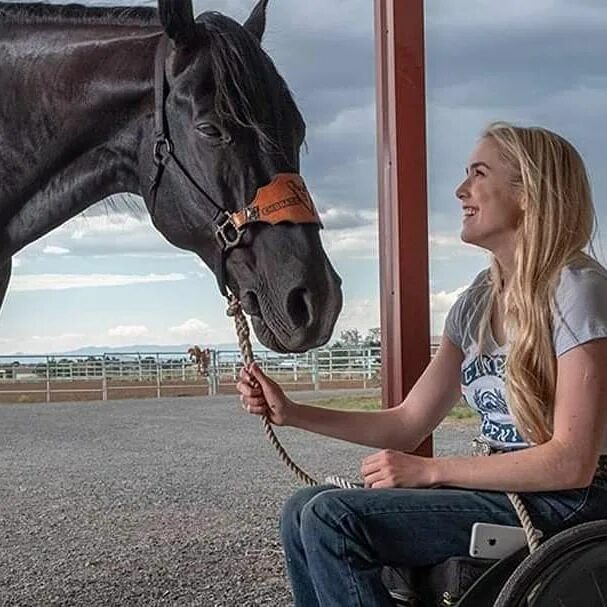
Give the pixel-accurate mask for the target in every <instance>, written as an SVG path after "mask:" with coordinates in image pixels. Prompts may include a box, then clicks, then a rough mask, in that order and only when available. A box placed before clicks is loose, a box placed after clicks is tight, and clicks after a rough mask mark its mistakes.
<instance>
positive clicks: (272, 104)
mask: <svg viewBox="0 0 607 607" xmlns="http://www.w3.org/2000/svg"><path fill="white" fill-rule="evenodd" d="M185 1H190V0H185ZM197 22H198V23H202V24H204V25H205V29H206V32H207V35H208V38H209V41H210V44H209V47H208V49H209V51H208V52H209V59H210V63H211V68H212V71H213V78H214V80H215V87H216V89H215V111H216V113H217V115H218V117H219V119H220V120H223V121H225V122H226V123H231V124H233V125H236V126H237V127H241V128H245V129H248V130H252V131H253V132H254V133H255V134H256V136H257V137H258V139H259V141H260V144H261V146H262V147H263V148H264V149H266V150H268V149H276V147H277V145H276V142H275V140H274V136H273V134H272V133H270V132H269V125H270V124H278V125H282V124H288V123H289V122H290V121H292V120H293V119H295V120H300V121H302V119H301V116H300V114H299V112H298V111H297V110H296V114H297V115H296V116H295V117H293V116H285V115H284V111H283V109H284V107H285V105H291V106H292V107H295V102H294V101H293V96H292V94H291V92H290V91H289V89H288V87H287V85H286V83H285V82H284V80H283V79H282V78H281V77H280V75H279V74H278V72H277V70H276V67H275V66H274V63H273V61H272V59H271V58H270V57H269V56H268V55H267V54H266V53H265V51H264V50H263V49H262V48H261V46H260V44H259V42H258V40H257V39H256V38H255V37H254V36H253V34H251V33H250V32H248V31H247V30H246V29H245V28H243V27H242V26H241V25H240V24H239V23H237V22H236V21H234V20H233V19H231V18H229V17H226V16H225V15H222V14H221V13H217V12H212V11H209V12H205V13H202V14H201V15H199V16H198V18H197ZM0 23H5V24H6V23H8V24H19V25H37V24H42V25H45V24H59V25H61V24H66V23H67V24H74V25H110V26H131V27H133V26H135V27H137V26H139V27H146V26H158V27H160V22H159V19H158V11H157V10H156V9H155V8H148V7H130V8H121V7H91V6H82V5H78V4H69V5H56V4H45V3H25V4H14V3H10V4H9V3H5V2H0ZM277 87H278V90H276V92H275V94H274V95H268V94H267V92H268V91H269V90H275V89H276V88H277ZM285 98H286V100H287V101H290V102H291V103H290V104H285V103H284V101H285ZM279 100H280V101H279ZM302 122H303V121H302Z"/></svg>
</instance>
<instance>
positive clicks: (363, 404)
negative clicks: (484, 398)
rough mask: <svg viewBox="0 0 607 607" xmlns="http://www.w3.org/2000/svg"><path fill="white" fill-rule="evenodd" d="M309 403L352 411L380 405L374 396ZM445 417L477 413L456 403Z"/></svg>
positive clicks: (339, 397)
mask: <svg viewBox="0 0 607 607" xmlns="http://www.w3.org/2000/svg"><path fill="white" fill-rule="evenodd" d="M310 404H311V405H314V406H315V407H325V408H327V409H346V410H348V409H349V410H354V411H377V410H379V409H380V407H381V405H380V399H379V398H376V397H374V396H337V397H334V398H324V399H321V400H315V401H314V402H311V403H310ZM447 417H448V418H449V419H475V418H477V417H478V414H477V413H476V412H475V411H473V410H472V409H471V408H470V407H468V405H463V404H458V405H457V406H455V407H454V408H453V409H452V410H451V412H450V413H449V415H448V416H447Z"/></svg>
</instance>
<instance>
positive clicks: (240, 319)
mask: <svg viewBox="0 0 607 607" xmlns="http://www.w3.org/2000/svg"><path fill="white" fill-rule="evenodd" d="M227 315H228V316H232V317H233V318H234V324H235V325H236V335H237V336H238V347H239V348H240V352H241V353H242V357H243V360H244V363H245V365H250V364H251V363H252V362H253V348H252V347H251V339H250V332H249V323H248V322H247V319H246V318H245V315H244V313H243V311H242V306H241V305H240V302H239V301H238V299H237V298H236V296H235V295H233V294H230V295H229V296H228V309H227ZM261 424H262V426H263V429H264V431H265V433H266V436H267V437H268V440H269V441H270V443H272V445H273V447H274V448H275V449H276V451H277V452H278V456H279V457H280V459H281V460H282V461H283V462H284V463H285V464H286V466H287V467H288V468H289V470H291V472H293V474H295V476H296V477H297V478H298V479H299V480H300V481H302V482H304V483H305V484H306V485H309V486H310V487H316V486H317V485H318V484H319V483H318V481H317V480H316V479H314V478H312V477H311V476H310V475H309V474H308V473H307V472H305V471H304V470H302V469H301V468H300V467H299V466H298V465H297V464H296V463H295V462H294V461H293V460H292V459H291V458H290V457H289V454H288V453H287V452H286V451H285V449H284V447H283V446H282V445H281V444H280V441H279V440H278V438H277V436H276V434H275V433H274V430H273V429H272V425H271V423H270V420H269V419H268V418H267V416H265V415H262V416H261ZM326 482H327V483H328V484H331V485H336V486H338V487H341V488H342V489H356V488H357V487H359V485H355V484H354V483H351V482H349V481H347V480H345V479H343V478H341V477H339V476H329V477H327V479H326Z"/></svg>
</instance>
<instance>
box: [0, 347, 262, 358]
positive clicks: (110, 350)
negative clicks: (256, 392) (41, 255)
mask: <svg viewBox="0 0 607 607" xmlns="http://www.w3.org/2000/svg"><path fill="white" fill-rule="evenodd" d="M193 345H199V346H200V347H201V348H211V349H212V350H223V351H237V350H238V344H236V343H224V344H203V343H200V344H176V345H157V344H151V345H150V344H136V345H132V346H84V347H83V348H78V349H76V350H69V351H65V352H47V353H45V356H54V357H57V356H61V357H68V356H101V355H102V354H136V353H139V354H155V353H159V354H167V353H171V354H181V355H183V356H185V355H186V354H187V352H188V348H191V347H192V346H193ZM253 350H256V351H267V348H264V347H263V346H261V345H259V344H254V345H253ZM26 356H27V357H28V359H29V358H30V356H31V354H28V353H27V352H16V353H15V354H5V355H3V356H2V357H3V358H8V357H10V358H13V357H14V358H19V357H26ZM33 356H34V357H35V358H40V356H41V355H33Z"/></svg>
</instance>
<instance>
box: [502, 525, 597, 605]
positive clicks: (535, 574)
mask: <svg viewBox="0 0 607 607" xmlns="http://www.w3.org/2000/svg"><path fill="white" fill-rule="evenodd" d="M582 606H583V607H607V520H602V521H593V522H590V523H584V524H582V525H577V526H575V527H572V528H571V529H567V530H566V531H562V532H561V533H558V534H557V535H555V536H554V537H552V538H550V539H548V540H546V541H545V542H544V543H543V544H542V545H541V546H540V547H539V548H538V549H537V550H536V551H535V552H534V553H533V554H532V555H530V556H528V557H527V558H526V559H525V560H524V561H523V562H522V563H521V564H520V565H519V566H518V567H517V568H516V569H515V570H514V573H513V574H512V575H511V576H510V578H509V579H508V581H507V582H506V583H505V584H504V587H503V588H502V591H501V592H500V594H499V595H498V597H497V600H496V601H495V604H494V607H582Z"/></svg>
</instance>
